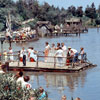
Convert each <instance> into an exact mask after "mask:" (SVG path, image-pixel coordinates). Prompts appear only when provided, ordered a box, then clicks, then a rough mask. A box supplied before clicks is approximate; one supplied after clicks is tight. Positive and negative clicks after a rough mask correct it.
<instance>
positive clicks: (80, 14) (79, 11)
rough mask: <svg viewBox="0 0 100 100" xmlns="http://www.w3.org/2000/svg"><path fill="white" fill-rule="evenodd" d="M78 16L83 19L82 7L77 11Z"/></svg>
mask: <svg viewBox="0 0 100 100" xmlns="http://www.w3.org/2000/svg"><path fill="white" fill-rule="evenodd" d="M76 16H77V17H82V16H83V10H82V6H80V7H78V8H77V10H76Z"/></svg>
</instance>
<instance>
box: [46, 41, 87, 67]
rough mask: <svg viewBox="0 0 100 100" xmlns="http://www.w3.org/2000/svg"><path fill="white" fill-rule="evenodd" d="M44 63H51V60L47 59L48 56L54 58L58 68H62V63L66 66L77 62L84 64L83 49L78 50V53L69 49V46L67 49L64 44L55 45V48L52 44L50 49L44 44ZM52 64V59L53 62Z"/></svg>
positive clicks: (47, 44)
mask: <svg viewBox="0 0 100 100" xmlns="http://www.w3.org/2000/svg"><path fill="white" fill-rule="evenodd" d="M44 54H45V62H47V61H48V60H49V61H52V59H49V57H50V56H53V57H56V58H57V61H58V63H59V66H62V65H63V63H66V64H67V65H69V64H71V63H77V62H79V61H80V62H81V63H83V62H84V59H85V52H84V48H83V47H81V48H80V52H78V51H77V50H76V49H73V48H71V47H70V46H69V47H68V48H67V47H66V45H65V44H64V43H57V46H55V44H54V43H53V44H52V46H51V47H50V45H49V43H48V42H46V43H45V50H44ZM79 56H81V59H80V60H79V58H78V57H79ZM52 62H54V58H53V61H52Z"/></svg>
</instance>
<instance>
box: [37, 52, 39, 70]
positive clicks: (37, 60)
mask: <svg viewBox="0 0 100 100" xmlns="http://www.w3.org/2000/svg"><path fill="white" fill-rule="evenodd" d="M38 60H39V56H38V54H37V62H36V67H37V68H38Z"/></svg>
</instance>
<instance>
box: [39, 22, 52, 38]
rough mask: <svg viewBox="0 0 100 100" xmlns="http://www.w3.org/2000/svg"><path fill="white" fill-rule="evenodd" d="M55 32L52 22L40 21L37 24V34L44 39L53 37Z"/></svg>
mask: <svg viewBox="0 0 100 100" xmlns="http://www.w3.org/2000/svg"><path fill="white" fill-rule="evenodd" d="M52 31H53V26H52V25H51V22H50V21H38V22H37V32H38V34H39V36H41V37H44V36H48V35H51V34H52Z"/></svg>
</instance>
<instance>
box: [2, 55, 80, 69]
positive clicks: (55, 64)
mask: <svg viewBox="0 0 100 100" xmlns="http://www.w3.org/2000/svg"><path fill="white" fill-rule="evenodd" d="M10 56H13V57H15V58H14V61H13V62H16V61H18V66H20V54H19V53H18V54H13V55H12V54H7V55H4V54H3V60H5V57H7V59H6V61H8V62H10V60H9V57H10ZM45 57H46V58H47V59H49V58H50V59H52V61H50V60H48V61H47V62H45V60H44V59H45ZM40 58H43V59H40ZM61 58H62V59H63V60H62V62H61V63H60V64H64V65H67V64H68V65H74V62H73V61H72V62H67V57H61ZM41 60H42V61H43V62H44V63H47V64H48V63H52V64H53V66H54V68H56V66H57V64H59V62H58V61H57V60H58V57H56V56H41V55H38V54H37V61H36V67H37V68H38V67H39V62H40V61H41ZM78 60H79V59H78ZM79 61H80V60H79Z"/></svg>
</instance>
